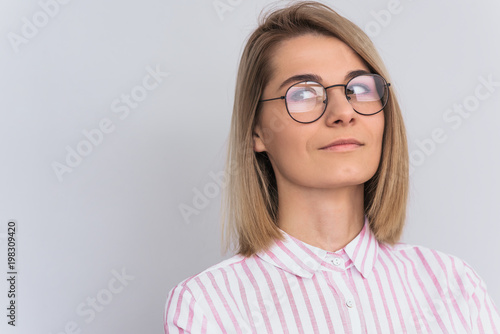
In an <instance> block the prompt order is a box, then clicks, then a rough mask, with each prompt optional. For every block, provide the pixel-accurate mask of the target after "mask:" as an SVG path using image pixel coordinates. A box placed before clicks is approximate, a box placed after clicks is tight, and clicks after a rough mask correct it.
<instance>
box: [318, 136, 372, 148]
mask: <svg viewBox="0 0 500 334" xmlns="http://www.w3.org/2000/svg"><path fill="white" fill-rule="evenodd" d="M343 145H346V146H349V145H352V146H362V145H363V144H361V142H359V141H358V140H357V139H355V138H341V139H337V140H335V141H333V142H331V143H330V144H328V145H326V146H324V147H322V148H321V149H322V150H324V149H326V148H334V147H341V146H343Z"/></svg>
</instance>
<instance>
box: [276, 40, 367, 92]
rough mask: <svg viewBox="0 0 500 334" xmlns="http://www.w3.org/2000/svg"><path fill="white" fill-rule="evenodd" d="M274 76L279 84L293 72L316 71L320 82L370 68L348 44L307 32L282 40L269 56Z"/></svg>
mask: <svg viewBox="0 0 500 334" xmlns="http://www.w3.org/2000/svg"><path fill="white" fill-rule="evenodd" d="M271 59H272V60H271V64H272V68H273V77H272V79H271V81H270V82H269V84H270V85H278V86H279V84H280V83H281V82H282V81H284V80H286V79H287V78H288V77H290V76H292V75H298V74H305V73H311V74H317V75H319V76H321V77H322V78H323V80H324V81H325V82H323V84H335V83H341V82H343V81H344V77H345V75H346V74H347V73H349V72H351V71H353V70H366V71H369V69H368V67H367V65H366V64H365V62H364V61H363V59H362V58H361V57H360V56H359V55H358V54H357V53H356V52H354V50H353V49H351V47H349V46H348V45H347V44H345V43H344V42H342V41H341V40H339V39H338V38H335V37H330V36H324V35H313V34H306V35H301V36H298V37H293V38H291V39H288V40H285V41H283V42H281V43H280V44H279V45H278V46H277V47H276V49H275V51H274V53H273V56H272V58H271Z"/></svg>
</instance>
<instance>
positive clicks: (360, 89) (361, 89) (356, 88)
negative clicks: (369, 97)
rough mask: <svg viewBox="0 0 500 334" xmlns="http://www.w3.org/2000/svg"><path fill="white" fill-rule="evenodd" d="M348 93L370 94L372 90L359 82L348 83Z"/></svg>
mask: <svg viewBox="0 0 500 334" xmlns="http://www.w3.org/2000/svg"><path fill="white" fill-rule="evenodd" d="M346 91H347V94H348V95H352V94H356V95H363V94H370V93H371V92H372V90H371V88H370V87H368V86H367V85H362V84H359V83H356V84H352V85H349V87H348V88H347V89H346Z"/></svg>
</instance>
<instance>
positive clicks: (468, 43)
mask: <svg viewBox="0 0 500 334" xmlns="http://www.w3.org/2000/svg"><path fill="white" fill-rule="evenodd" d="M54 1H55V0H54ZM49 2H51V1H49V0H41V1H40V2H38V1H22V2H19V1H15V0H1V2H0V22H2V23H1V25H0V29H1V31H0V36H3V37H2V38H0V57H1V61H0V68H1V73H2V75H1V76H0V101H1V116H2V117H1V122H0V134H1V140H0V152H1V154H2V161H1V163H0V223H1V225H0V226H1V230H0V249H2V251H1V255H0V258H1V259H2V260H1V264H0V267H1V268H4V269H5V268H6V243H5V238H6V235H5V232H6V225H7V222H8V221H9V219H15V220H16V221H17V223H18V230H17V238H18V246H19V248H18V254H17V261H18V271H19V277H18V299H17V305H18V318H17V326H16V328H11V327H10V326H7V325H6V317H5V314H4V313H6V311H2V314H1V317H0V318H1V319H3V320H2V321H1V325H0V328H1V331H2V333H3V332H7V333H44V334H45V333H47V334H48V333H53V334H55V333H61V332H62V333H64V332H65V331H66V332H70V331H71V330H70V329H71V326H76V328H77V329H79V330H80V331H81V333H162V332H163V326H162V317H163V310H164V306H165V302H166V296H167V292H168V291H169V290H170V289H171V288H172V287H173V286H174V285H175V284H177V283H178V282H180V281H181V280H183V279H184V278H187V277H188V276H191V275H194V274H196V273H198V272H200V271H202V270H204V269H205V268H207V267H208V266H210V265H212V264H215V263H217V262H219V261H220V260H222V259H224V258H226V257H229V256H230V255H231V254H227V255H225V256H224V255H222V254H221V252H220V245H219V244H220V230H219V219H220V217H219V210H220V195H216V196H213V198H208V199H207V201H206V203H205V206H204V207H203V208H202V209H200V210H199V213H198V214H193V215H192V216H190V219H189V220H186V219H184V218H183V216H182V215H181V213H180V209H179V208H180V207H181V206H182V205H186V206H193V200H195V197H196V191H201V192H203V190H204V189H205V187H210V186H207V185H208V184H210V183H211V182H213V180H212V178H211V177H210V174H211V173H218V172H220V171H222V170H223V161H224V155H225V149H226V144H227V142H226V139H227V135H228V133H229V123H230V117H231V112H232V101H233V94H234V83H235V77H236V67H237V63H238V61H239V56H240V53H241V50H242V48H243V45H244V42H245V40H246V38H247V36H248V34H249V33H250V32H251V31H252V29H254V28H255V25H256V19H257V16H258V14H259V13H260V10H261V9H262V8H263V7H264V6H265V5H267V4H269V3H271V2H270V1H262V0H259V1H252V2H250V1H241V0H240V1H238V0H221V1H211V0H203V1H202V0H196V1H189V2H187V1H184V2H181V1H159V0H144V1H140V2H139V1H118V0H108V1H95V0H89V1H76V0H73V1H68V3H65V4H62V3H59V2H57V3H58V4H59V5H58V7H59V9H58V11H56V10H55V9H54V8H55V7H52V9H53V13H52V14H54V13H55V14H54V15H53V17H51V16H48V15H46V17H47V18H48V19H47V21H46V22H44V21H43V14H39V12H40V11H42V9H41V5H40V3H42V4H45V3H49ZM52 3H53V1H52ZM220 3H222V4H225V5H226V6H228V7H226V9H227V11H225V12H223V13H218V11H217V10H216V9H215V7H214V4H220ZM325 3H326V4H329V5H330V6H332V7H333V8H335V9H337V10H338V11H339V12H340V13H341V14H342V15H344V16H346V17H347V18H349V19H351V20H352V21H354V22H355V23H356V24H358V25H359V26H360V27H361V28H363V29H365V31H369V32H370V34H371V36H372V39H373V41H374V42H375V44H376V46H377V48H378V49H379V51H380V53H381V55H382V57H383V59H384V61H385V63H386V65H387V67H388V68H389V71H390V73H391V77H392V78H391V82H392V84H393V87H394V89H396V91H397V94H398V97H399V98H400V102H401V105H402V108H403V112H404V118H405V122H406V126H407V130H408V137H409V149H410V152H411V153H412V157H413V160H412V161H413V171H412V175H411V192H410V201H409V211H408V220H407V227H406V230H405V234H404V238H403V241H404V242H407V243H412V244H419V245H424V246H427V247H431V248H435V249H438V250H440V251H443V252H446V253H449V254H453V255H456V256H458V257H460V258H462V259H464V260H466V261H467V262H468V263H469V264H470V265H471V266H472V267H473V268H474V269H476V271H477V272H478V273H479V274H480V275H481V276H482V277H483V278H484V280H485V281H486V283H487V285H488V288H489V292H490V294H491V296H492V297H493V299H494V301H495V302H496V304H497V305H499V304H500V286H499V285H498V283H497V282H498V280H499V278H500V269H499V261H498V255H499V254H500V242H498V238H499V232H500V227H499V223H500V220H499V219H498V217H497V212H496V209H497V207H498V204H497V202H498V199H499V196H498V189H499V188H500V180H499V177H498V170H499V169H500V157H499V153H498V152H499V150H498V143H499V142H500V132H499V131H498V123H499V121H500V116H499V110H498V109H499V105H500V87H494V88H492V90H494V91H493V92H491V94H490V96H489V97H488V98H486V99H484V100H481V101H479V100H478V101H479V105H478V106H476V107H477V108H475V109H474V110H473V111H472V112H470V116H469V117H468V118H464V117H461V123H460V125H459V126H457V124H458V123H456V122H458V121H453V122H450V121H446V120H444V119H443V117H444V115H446V114H447V110H448V109H449V108H453V105H454V104H463V103H464V102H467V103H472V102H474V98H473V96H474V94H475V89H476V87H477V86H478V85H480V84H481V81H480V80H479V77H483V78H485V79H486V78H488V77H489V76H490V77H491V78H492V80H493V81H495V82H500V69H499V66H498V59H500V57H499V56H500V44H499V43H498V41H499V40H500V21H499V20H498V13H499V10H500V4H499V3H498V2H495V1H493V0H489V1H488V0H480V1H474V2H472V1H466V0H458V1H451V0H448V1H439V2H436V1H430V0H419V1H410V0H400V1H399V2H394V1H385V0H384V1H378V0H377V1H360V0H354V1H347V0H343V1H340V0H339V1H325ZM393 7H394V8H396V10H393V11H394V12H395V13H393V14H391V17H390V19H388V18H387V17H385V21H380V20H381V18H380V11H383V10H388V8H389V9H391V8H392V9H394V8H393ZM37 13H38V14H37ZM377 13H379V14H377ZM34 15H35V17H36V18H37V19H38V20H40V21H39V23H40V24H41V25H43V26H41V27H39V28H38V32H37V33H36V34H35V35H34V36H32V37H31V38H27V39H26V41H27V42H25V43H22V44H20V45H18V47H17V52H16V47H13V44H12V43H11V41H10V40H9V36H11V37H12V33H13V34H17V35H18V36H23V35H22V29H23V25H25V24H26V23H25V21H23V17H25V18H26V19H27V20H29V21H31V22H33V16H34ZM37 15H38V16H37ZM377 17H378V19H379V21H380V22H379V21H377ZM377 27H378V28H377ZM370 29H371V30H370ZM9 34H10V35H9ZM148 66H149V67H151V68H152V69H155V68H156V67H158V68H159V69H160V71H162V72H168V73H169V75H168V76H166V77H163V78H161V80H162V81H161V82H160V83H159V84H158V86H157V87H156V88H154V89H153V90H151V91H147V96H145V98H144V100H142V101H140V102H138V105H137V106H136V107H135V108H134V109H132V108H130V113H129V114H128V115H127V117H125V118H123V119H121V118H120V116H123V112H119V113H115V112H114V111H113V108H112V104H113V102H114V101H115V99H117V98H118V99H120V96H121V95H122V94H131V92H132V91H135V92H136V94H139V93H140V92H141V88H140V86H141V85H142V80H143V78H144V77H145V76H146V75H147V74H148V72H147V69H146V68H147V67H148ZM150 83H153V81H150ZM137 87H139V88H137ZM144 91H145V90H143V92H144ZM482 92H486V90H482ZM137 96H139V95H137ZM121 106H122V107H123V106H124V104H121ZM115 109H116V105H115ZM103 119H109V122H111V123H112V124H113V126H114V128H113V131H112V132H111V133H107V134H104V135H103V138H102V141H101V142H100V143H99V144H98V145H94V146H93V147H92V148H91V152H90V153H89V154H88V155H87V156H85V157H83V159H82V161H81V162H80V164H79V165H78V166H76V167H75V168H74V169H72V172H70V173H65V174H64V175H62V180H61V181H60V180H59V179H58V177H57V176H56V173H55V172H54V169H53V167H52V164H53V163H54V162H59V163H65V159H66V155H67V146H69V147H70V148H71V149H76V148H77V146H78V145H79V143H81V142H82V141H83V140H86V138H85V136H84V135H83V133H82V131H84V130H87V131H90V130H91V129H94V128H97V127H98V126H99V123H100V122H101V121H102V120H103ZM438 128H439V129H442V130H441V131H442V132H443V133H444V134H445V136H446V140H444V141H443V140H441V142H440V143H435V145H434V146H435V147H434V148H433V149H432V148H431V147H430V146H427V153H425V152H423V150H422V148H420V147H419V145H418V144H417V141H419V142H428V140H429V138H431V136H432V132H433V131H435V129H438ZM438 131H439V130H438ZM81 145H83V144H81ZM87 149H88V148H87ZM419 152H420V153H419ZM220 190H221V189H220V188H218V189H215V188H213V187H212V188H211V191H212V192H213V193H214V194H216V192H217V191H220ZM6 271H7V270H6V269H5V270H3V272H4V274H5V275H6ZM122 271H124V272H125V274H126V275H128V280H126V281H125V283H126V285H122V286H121V287H122V288H121V289H118V286H119V285H120V284H118V283H117V282H115V281H114V278H113V277H115V275H116V274H117V272H122ZM2 277H3V276H2ZM0 282H1V283H0V289H1V290H0V296H1V297H0V305H7V304H6V303H7V302H8V301H7V298H6V291H7V285H6V281H5V279H2V280H0ZM110 282H113V283H112V286H114V288H113V291H115V292H110V291H111V290H110V287H109V284H110ZM113 284H114V285H113ZM118 290H120V291H119V292H117V291H118ZM97 297H99V298H100V300H101V301H105V302H106V304H105V305H102V304H99V305H98V306H100V307H99V310H100V311H99V312H97V311H95V317H94V318H93V319H91V320H90V316H89V313H88V312H89V311H88V310H90V309H91V308H90V306H89V305H90V304H89V300H90V301H91V300H92V298H94V299H96V298H97ZM89 298H90V299H89ZM99 298H97V299H96V300H97V302H99ZM82 304H83V306H82ZM78 307H83V309H80V311H82V310H87V313H84V314H86V315H82V314H81V312H80V313H79V312H78V311H77V308H78ZM2 309H4V310H5V308H4V307H3V306H2ZM65 328H66V329H65ZM68 328H70V329H68ZM6 330H7V331H6Z"/></svg>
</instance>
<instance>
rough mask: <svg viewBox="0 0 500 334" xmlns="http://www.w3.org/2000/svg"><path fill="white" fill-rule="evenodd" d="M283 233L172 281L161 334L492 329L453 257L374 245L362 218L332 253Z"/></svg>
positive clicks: (493, 316) (483, 298)
mask: <svg viewBox="0 0 500 334" xmlns="http://www.w3.org/2000/svg"><path fill="white" fill-rule="evenodd" d="M283 233H284V234H285V236H286V241H285V242H279V241H278V242H276V243H275V244H274V245H273V247H272V248H271V249H270V250H269V251H267V252H265V253H264V252H261V253H259V254H256V255H254V256H251V257H248V258H245V257H243V256H240V255H235V256H233V257H231V258H229V259H227V260H224V261H222V262H220V263H218V264H216V265H214V266H212V267H210V268H208V269H206V270H205V271H203V272H201V273H199V274H197V275H194V276H192V277H189V278H187V279H185V280H184V281H182V282H180V283H179V284H178V285H176V286H175V287H174V288H172V289H171V290H170V292H169V294H168V297H167V302H166V306H165V314H164V327H165V333H196V334H197V333H208V334H215V333H256V334H263V333H304V334H312V333H378V334H387V333H433V334H436V333H487V334H493V333H499V330H500V316H499V313H498V310H497V309H496V307H495V305H494V303H493V301H492V300H491V299H490V297H489V295H488V294H487V291H486V286H485V283H484V282H483V280H482V279H481V278H480V277H479V276H478V275H477V273H476V272H475V271H474V270H473V269H472V268H471V267H470V266H469V265H467V263H465V262H464V261H462V260H460V259H458V258H456V257H454V256H450V255H446V254H443V253H441V252H438V251H435V250H431V249H428V248H425V247H420V246H411V245H407V244H397V245H395V246H394V247H391V246H388V245H385V244H381V243H378V242H377V240H376V239H375V237H374V235H373V234H372V232H371V230H370V227H369V225H368V221H367V220H366V219H365V225H364V227H363V229H362V231H361V232H360V233H359V235H358V236H357V237H356V238H355V239H354V240H353V241H351V242H350V243H349V244H348V245H347V246H346V247H345V248H343V249H342V250H340V251H337V252H335V253H333V252H328V251H326V250H323V249H320V248H317V247H314V246H311V245H308V244H306V243H304V242H302V241H300V240H298V239H296V238H294V237H292V236H291V235H288V234H287V233H286V232H284V231H283Z"/></svg>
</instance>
